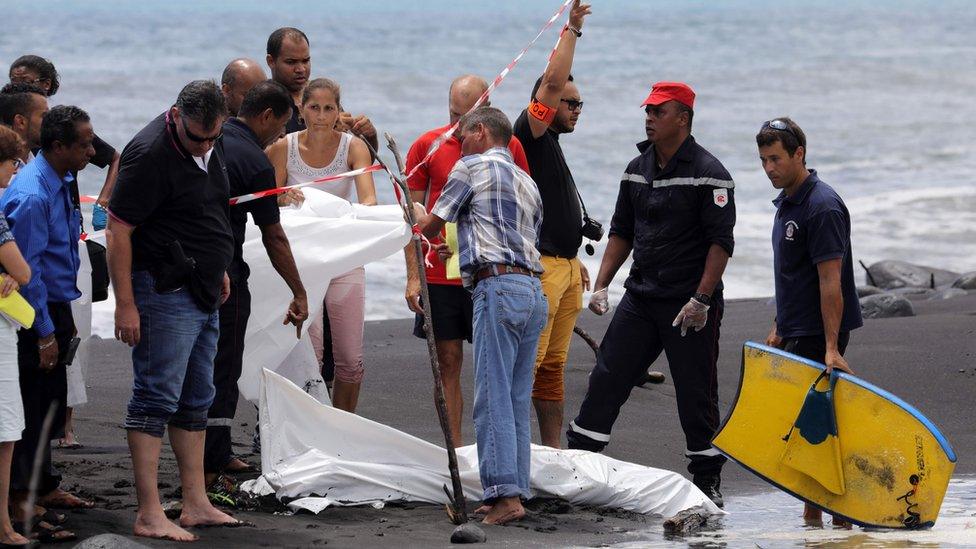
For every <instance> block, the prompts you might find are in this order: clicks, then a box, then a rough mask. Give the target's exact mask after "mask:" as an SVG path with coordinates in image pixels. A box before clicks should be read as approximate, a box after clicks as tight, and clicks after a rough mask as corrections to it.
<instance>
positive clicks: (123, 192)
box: [109, 111, 234, 312]
mask: <svg viewBox="0 0 976 549" xmlns="http://www.w3.org/2000/svg"><path fill="white" fill-rule="evenodd" d="M223 157H224V151H223V142H222V140H220V139H218V140H217V142H216V143H214V146H213V151H212V152H211V154H210V160H209V162H208V163H207V170H206V171H204V170H203V169H202V168H201V167H200V165H198V164H197V163H196V161H195V160H194V159H193V157H191V156H190V154H189V153H188V152H187V150H186V149H185V148H183V145H182V144H181V143H180V139H179V137H178V136H177V134H176V125H175V123H174V122H172V121H171V120H170V119H169V112H168V111H167V112H165V113H163V114H161V115H159V116H157V117H156V119H155V120H153V121H152V122H150V123H149V125H147V126H146V127H145V128H143V129H142V131H140V132H139V133H138V134H136V136H135V137H133V138H132V141H130V142H129V144H128V145H126V146H125V149H123V150H122V158H121V160H120V161H119V179H118V181H117V182H116V184H115V189H114V191H113V192H112V198H111V200H110V201H109V215H111V216H112V218H113V219H114V220H116V221H119V222H122V223H125V224H126V225H129V226H131V227H134V230H133V232H132V270H133V271H139V270H148V271H150V272H151V273H154V276H157V275H156V274H155V273H158V272H162V271H164V270H165V269H167V268H168V267H169V266H171V265H173V258H172V253H171V251H170V245H171V244H172V243H173V241H179V242H180V245H181V246H182V248H183V252H184V253H185V254H186V256H187V257H190V258H192V259H193V260H194V261H195V262H196V266H195V268H194V269H193V272H192V273H191V274H190V275H189V278H188V280H187V285H188V287H189V290H190V293H191V294H192V295H193V297H194V299H195V301H196V303H197V305H198V306H199V308H200V309H201V310H203V311H206V312H212V311H216V310H217V308H218V307H219V306H220V290H221V286H222V283H223V279H224V273H225V272H226V270H227V267H228V266H229V265H230V262H231V258H232V257H233V253H234V236H233V234H232V233H231V229H230V220H229V219H228V208H229V204H228V202H229V200H230V194H229V193H230V191H229V185H228V182H227V168H226V166H225V165H224V158H223Z"/></svg>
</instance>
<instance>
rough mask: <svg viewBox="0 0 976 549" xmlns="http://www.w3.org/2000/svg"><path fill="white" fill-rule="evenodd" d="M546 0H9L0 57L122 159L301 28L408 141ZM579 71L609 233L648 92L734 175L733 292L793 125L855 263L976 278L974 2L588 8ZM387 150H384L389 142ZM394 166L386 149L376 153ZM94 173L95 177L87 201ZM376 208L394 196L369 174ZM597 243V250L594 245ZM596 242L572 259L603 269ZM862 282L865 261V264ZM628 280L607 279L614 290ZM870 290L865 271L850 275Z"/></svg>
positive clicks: (531, 31) (392, 271)
mask: <svg viewBox="0 0 976 549" xmlns="http://www.w3.org/2000/svg"><path fill="white" fill-rule="evenodd" d="M560 3H561V2H560V0H544V1H543V0H535V1H533V2H525V1H522V0H492V1H482V2H476V1H467V0H464V1H459V0H424V1H418V2H407V1H389V0H387V1H380V0H358V1H355V2H336V1H332V0H314V1H313V0H304V1H299V2H289V1H284V0H282V1H276V2H267V1H262V0H237V1H219V2H218V1H198V0H175V1H167V2H129V1H123V0H101V1H99V2H60V1H55V0H31V1H29V2H25V1H13V2H4V3H3V6H2V8H0V9H2V10H3V15H4V17H3V19H4V21H5V22H6V23H7V24H5V25H4V29H3V31H2V32H0V64H3V65H4V66H6V64H7V63H9V62H10V61H12V60H13V59H14V58H16V57H17V56H19V55H21V54H24V53H35V54H39V55H42V56H45V57H48V58H50V59H52V60H53V61H54V62H55V64H56V65H57V67H58V70H59V71H60V72H61V75H62V87H61V91H60V92H58V94H57V95H56V96H55V97H53V98H52V104H77V105H79V106H81V107H83V108H84V109H86V110H87V111H88V112H89V113H91V115H92V119H93V123H94V126H95V130H96V131H97V132H98V134H99V135H100V136H102V137H103V138H104V139H106V140H107V141H109V142H110V143H112V144H113V145H114V146H115V147H116V148H118V149H120V150H121V148H122V147H123V146H124V145H125V143H126V142H128V140H129V139H131V137H132V136H133V135H134V134H135V133H136V132H137V131H138V130H139V129H141V128H142V127H143V126H144V125H145V124H146V123H147V122H148V121H149V120H151V119H152V118H153V117H154V116H156V115H157V114H159V113H160V112H162V111H163V110H165V109H166V108H167V107H168V106H169V105H171V104H172V102H173V101H174V99H175V97H176V95H177V93H178V92H179V90H180V88H181V87H182V86H183V85H184V84H185V83H187V82H188V81H190V80H193V79H199V78H216V79H219V77H220V73H221V71H222V70H223V68H224V66H225V65H226V63H227V62H228V61H230V60H231V59H233V58H235V57H241V56H245V57H251V58H254V59H257V60H263V59H264V55H265V44H266V40H267V37H268V34H269V33H270V32H271V31H272V30H274V29H275V28H277V27H280V26H296V27H299V28H301V29H303V30H304V31H305V32H306V33H307V34H308V35H309V38H310V40H311V46H312V48H311V51H312V61H313V74H312V76H313V77H316V76H328V77H330V78H333V79H335V80H337V81H338V82H339V83H340V84H341V85H342V103H343V106H344V107H345V108H346V109H347V110H349V111H352V112H354V113H364V114H367V115H368V116H369V117H370V118H371V120H372V121H373V123H374V124H375V126H376V127H377V128H378V129H379V131H380V132H381V133H382V132H384V131H389V132H391V133H392V134H393V135H394V136H396V138H397V139H398V141H399V143H400V145H401V147H402V148H403V149H404V150H405V149H406V148H407V147H409V144H410V143H411V141H412V140H413V139H415V138H416V137H417V136H419V135H420V134H421V133H422V132H424V131H426V130H428V129H430V128H433V127H436V126H439V125H442V124H444V123H446V121H447V116H448V109H447V88H448V84H449V83H450V81H451V79H452V78H453V77H454V76H457V75H459V74H462V73H468V72H473V73H477V74H481V75H483V76H485V77H486V78H489V79H490V78H493V77H494V76H495V75H496V74H497V73H498V72H499V71H500V70H501V69H502V68H503V67H504V66H505V65H506V64H508V62H509V61H510V60H511V59H512V58H513V57H514V56H515V55H516V54H517V53H518V52H519V50H520V49H521V48H522V47H523V46H524V45H525V44H526V43H527V42H528V41H529V40H530V39H531V38H532V37H533V36H535V34H536V32H537V31H538V30H539V28H540V27H541V26H542V24H543V23H544V22H545V21H546V19H548V17H549V16H550V15H551V14H552V13H553V12H554V11H555V10H556V9H557V7H558V6H559V4H560ZM593 4H594V6H593V15H592V16H591V17H590V18H588V19H587V21H586V25H585V27H584V29H583V37H582V39H581V40H580V41H579V43H578V47H577V54H576V60H575V63H574V66H573V73H574V75H575V77H576V80H577V84H578V86H579V89H580V92H581V95H582V99H583V100H584V102H585V106H584V109H583V112H582V116H581V117H580V121H579V124H578V126H577V129H576V131H575V132H574V133H573V134H571V135H564V136H563V137H562V138H561V143H562V145H563V147H564V150H565V153H566V158H567V161H568V163H569V166H570V168H571V169H572V170H573V174H574V176H575V179H576V182H577V184H578V186H579V188H580V191H581V192H582V195H583V197H584V199H585V200H586V205H587V208H588V210H589V211H590V214H591V215H592V216H593V217H594V218H596V219H599V220H601V221H603V222H604V225H605V226H607V227H608V226H609V223H610V218H611V215H612V212H613V207H614V202H615V199H616V194H617V189H618V183H619V180H620V175H621V174H622V173H623V170H624V168H625V166H626V165H627V163H628V161H629V160H630V159H631V158H632V157H633V156H635V155H636V154H637V150H636V149H635V148H634V144H635V143H637V142H639V141H641V140H643V139H644V114H643V111H642V110H641V108H640V103H641V102H642V101H643V99H644V97H645V96H646V94H647V93H648V90H649V87H650V84H651V83H653V82H655V81H659V80H683V81H686V82H688V83H689V84H691V86H693V87H694V88H695V90H696V91H697V93H698V98H697V103H696V105H695V118H694V135H695V137H696V138H697V139H698V141H699V143H701V144H702V145H703V146H705V147H706V148H707V149H708V150H710V151H711V152H712V153H714V154H715V156H717V157H718V158H719V159H720V160H721V161H722V162H723V163H724V164H725V166H726V167H727V168H728V169H729V171H730V172H731V173H732V176H733V177H734V178H735V181H736V189H735V199H736V209H737V214H738V222H737V224H736V228H735V240H736V245H735V254H734V256H733V258H732V261H731V262H730V264H729V267H728V270H727V271H726V274H725V288H726V289H725V295H726V296H727V297H750V296H763V295H771V294H772V293H773V286H772V265H771V257H772V253H771V248H770V242H769V241H770V230H771V226H772V217H773V211H774V210H773V206H772V205H771V203H770V201H771V200H772V199H773V198H774V197H775V195H776V192H775V191H774V190H773V189H772V188H771V187H770V184H769V181H768V180H767V179H766V177H765V175H764V174H763V172H762V169H761V167H760V164H759V160H758V156H757V152H756V145H755V140H754V136H755V133H756V132H757V130H758V129H759V127H760V125H761V124H762V122H763V121H765V120H768V119H770V118H774V117H777V116H781V115H789V116H792V117H793V118H794V119H795V120H796V121H797V122H798V123H799V124H800V125H801V126H802V127H803V129H804V130H805V132H806V134H807V136H808V140H809V143H808V155H807V158H808V163H809V166H810V167H811V168H816V169H817V170H818V171H819V174H820V176H821V178H822V179H823V180H824V181H826V182H828V183H829V184H831V185H832V186H834V187H835V188H836V189H837V190H838V191H839V192H840V194H841V196H843V197H844V199H845V200H846V201H847V204H848V207H849V209H850V211H851V214H852V217H853V246H854V258H855V259H856V260H862V261H864V262H865V263H867V264H870V263H872V262H874V261H877V260H880V259H903V260H909V261H913V262H917V263H923V264H929V265H932V266H936V267H944V268H949V269H953V270H957V271H966V270H973V269H976V263H974V261H973V259H972V258H973V257H974V256H976V244H974V242H976V185H973V181H972V174H973V173H976V155H973V154H971V151H970V150H969V149H970V147H971V145H972V139H973V136H974V134H973V128H974V127H976V106H974V103H973V101H972V93H973V92H972V91H973V90H974V89H976V40H973V37H972V29H973V28H976V9H973V6H972V3H971V2H969V1H967V0H946V1H940V2H921V1H897V0H892V1H886V2H874V1H869V0H855V1H845V2H833V1H823V0H820V1H805V2H795V1H791V0H730V1H724V2H706V1H682V2H672V1H664V0H595V1H594V2H593ZM555 31H556V29H555V28H554V29H552V30H551V31H550V32H549V33H548V34H547V35H545V36H543V38H542V39H541V40H540V41H539V43H538V44H537V45H536V46H535V48H534V49H532V50H530V51H529V52H528V53H527V54H526V56H525V57H524V58H523V60H522V61H521V63H520V64H519V65H518V66H517V67H515V69H514V70H513V71H512V72H511V74H510V75H509V77H508V78H507V79H506V80H505V81H504V82H503V83H502V85H501V87H500V88H499V89H498V90H497V91H496V92H495V93H494V94H493V95H492V104H493V105H494V106H497V107H500V108H501V109H503V110H504V111H505V112H507V113H508V114H509V116H510V117H512V118H513V119H514V117H516V116H517V115H518V113H519V112H520V111H521V109H523V108H524V107H525V104H526V102H527V100H528V96H529V92H530V90H531V87H532V83H533V82H534V81H535V79H536V78H537V77H538V76H539V75H540V74H541V72H542V71H543V68H544V67H545V63H546V57H547V55H548V53H549V51H550V49H551V47H552V45H553V43H554V41H555V36H556V35H555ZM383 152H384V154H386V151H385V150H384V151H383ZM386 158H387V159H388V160H389V159H390V156H389V155H388V154H387V155H386ZM103 178H104V172H100V171H99V170H96V169H93V168H88V169H86V170H85V171H84V172H83V173H82V174H81V176H80V181H81V187H82V191H83V192H84V193H86V194H96V193H97V192H98V189H99V187H100V186H101V181H102V180H103ZM376 185H377V189H378V191H379V197H380V200H381V202H385V203H391V202H392V201H393V193H392V190H391V186H390V183H389V181H388V180H386V179H385V177H384V176H381V175H378V176H377V177H376ZM604 243H605V240H604ZM602 251H603V246H602V245H600V246H597V253H596V255H595V256H593V257H588V256H585V255H583V256H582V257H583V259H584V261H585V263H586V264H587V265H588V266H589V268H590V271H591V275H592V276H595V273H596V270H597V268H598V266H599V260H600V257H601V255H602ZM858 269H859V270H860V268H858ZM367 270H368V279H369V287H368V290H367V316H368V318H370V319H379V318H395V317H404V316H409V315H410V313H409V312H408V310H407V308H406V306H405V303H404V302H403V298H402V295H403V277H404V270H403V266H402V257H401V256H400V255H399V254H396V255H394V256H392V257H390V258H389V259H387V260H385V261H383V262H380V263H376V264H373V265H369V266H368V267H367ZM625 273H626V267H624V269H622V271H621V274H620V275H619V276H618V277H617V281H616V284H615V285H614V286H613V287H612V288H611V294H612V296H613V298H614V299H616V298H618V297H619V295H620V293H621V291H622V288H621V287H622V284H621V283H622V280H623V278H624V274H625ZM862 278H863V277H862V275H861V273H860V272H859V273H858V280H861V279H862Z"/></svg>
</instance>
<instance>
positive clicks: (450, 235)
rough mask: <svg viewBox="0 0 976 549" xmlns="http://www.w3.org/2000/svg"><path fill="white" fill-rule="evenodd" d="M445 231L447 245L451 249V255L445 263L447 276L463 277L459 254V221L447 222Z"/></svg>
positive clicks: (452, 277) (451, 277)
mask: <svg viewBox="0 0 976 549" xmlns="http://www.w3.org/2000/svg"><path fill="white" fill-rule="evenodd" d="M444 232H445V233H446V237H445V239H444V240H445V241H446V242H447V247H448V248H450V249H451V257H449V258H447V263H446V264H445V265H444V266H445V267H446V268H447V278H450V279H454V278H461V257H460V255H459V254H458V236H457V223H445V224H444Z"/></svg>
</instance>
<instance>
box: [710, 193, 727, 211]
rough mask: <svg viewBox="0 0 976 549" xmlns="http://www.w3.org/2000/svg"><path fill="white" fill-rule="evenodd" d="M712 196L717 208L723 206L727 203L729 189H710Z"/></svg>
mask: <svg viewBox="0 0 976 549" xmlns="http://www.w3.org/2000/svg"><path fill="white" fill-rule="evenodd" d="M712 197H713V200H714V202H715V205H716V206H718V207H719V208H724V207H725V205H726V204H728V203H729V190H728V189H714V190H712Z"/></svg>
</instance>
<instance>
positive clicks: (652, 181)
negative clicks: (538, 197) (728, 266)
mask: <svg viewBox="0 0 976 549" xmlns="http://www.w3.org/2000/svg"><path fill="white" fill-rule="evenodd" d="M637 149H638V150H639V151H641V154H640V156H638V157H637V158H635V159H633V160H631V162H630V164H629V165H628V166H627V170H626V171H625V172H624V175H623V178H622V180H621V182H620V192H619V193H618V195H617V206H616V208H615V210H614V212H613V220H612V221H611V224H610V235H616V236H618V237H620V238H623V239H624V240H627V241H629V242H631V244H632V245H633V254H634V260H633V264H632V266H631V269H630V276H628V277H627V282H625V283H624V287H626V288H627V290H628V291H631V292H634V293H635V294H637V295H639V296H641V297H645V298H680V299H688V298H689V297H691V296H692V295H693V294H694V293H695V290H696V289H697V288H698V283H699V282H701V278H702V274H704V272H705V258H706V256H708V250H709V248H711V247H712V245H713V244H717V245H719V246H721V247H722V248H723V249H724V250H725V251H726V252H728V254H729V255H730V256H731V255H732V249H733V247H734V240H733V238H732V228H733V227H734V226H735V200H734V197H733V188H734V187H735V184H734V183H733V181H732V176H731V175H729V172H728V171H727V170H726V169H725V167H724V166H722V163H721V162H719V161H718V160H717V159H716V158H715V157H714V156H712V155H711V153H709V152H708V151H706V150H705V149H704V148H703V147H702V146H701V145H699V144H698V143H696V142H695V138H694V137H691V136H688V138H687V139H686V140H685V141H684V143H682V144H681V147H679V148H678V150H677V152H675V154H674V156H673V157H672V158H671V160H670V161H669V162H668V165H667V166H665V167H664V169H659V168H658V166H657V158H656V156H655V152H654V146H653V145H652V144H651V143H650V142H648V141H644V142H643V143H640V144H638V145H637ZM721 291H722V283H721V282H719V284H718V286H716V288H715V292H714V293H715V295H716V296H720V295H721Z"/></svg>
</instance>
